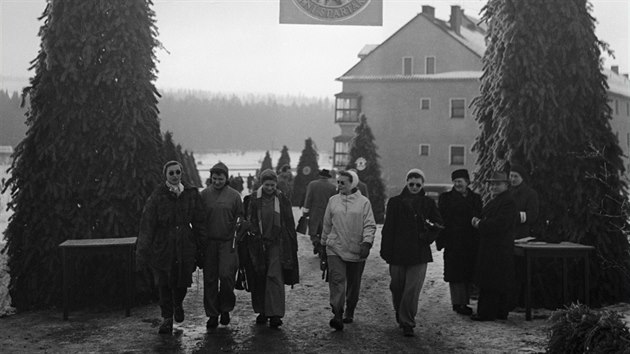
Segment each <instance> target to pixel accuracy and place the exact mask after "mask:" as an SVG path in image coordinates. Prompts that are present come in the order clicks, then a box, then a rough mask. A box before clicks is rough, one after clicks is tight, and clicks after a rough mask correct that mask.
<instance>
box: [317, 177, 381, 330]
mask: <svg viewBox="0 0 630 354" xmlns="http://www.w3.org/2000/svg"><path fill="white" fill-rule="evenodd" d="M358 183H359V176H357V174H356V173H355V172H353V171H342V172H340V173H339V177H338V178H337V185H338V189H339V194H336V195H334V196H332V197H331V198H330V199H329V200H328V205H327V206H326V212H325V213H324V226H323V232H322V239H321V243H322V246H324V247H325V252H323V253H324V254H323V255H322V256H323V257H325V259H327V261H328V277H329V279H328V286H329V288H330V306H331V307H332V311H333V314H334V317H333V318H332V319H331V320H330V326H331V327H332V328H334V329H336V330H338V331H341V330H343V324H344V323H352V322H353V320H354V309H355V308H356V306H357V302H358V300H359V290H360V288H361V276H362V275H363V269H364V268H365V260H366V259H367V256H368V255H369V254H370V248H372V243H373V242H374V233H375V232H376V222H374V214H373V213H372V205H371V204H370V201H369V200H368V199H367V198H366V197H365V196H363V195H362V194H361V192H360V191H358V190H357V184H358ZM344 304H345V310H346V311H345V316H343V314H344Z"/></svg>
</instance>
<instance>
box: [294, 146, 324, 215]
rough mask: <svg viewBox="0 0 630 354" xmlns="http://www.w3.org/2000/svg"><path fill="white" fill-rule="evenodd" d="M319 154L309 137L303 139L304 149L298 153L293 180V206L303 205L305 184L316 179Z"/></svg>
mask: <svg viewBox="0 0 630 354" xmlns="http://www.w3.org/2000/svg"><path fill="white" fill-rule="evenodd" d="M317 160H319V154H318V152H317V147H316V146H315V143H314V142H313V139H311V138H310V137H309V138H308V139H306V140H305V141H304V149H303V150H302V155H300V161H299V162H298V166H297V175H296V176H295V181H294V182H293V200H292V203H293V205H294V206H299V207H301V206H302V205H304V198H305V197H306V186H308V184H309V182H311V181H312V180H314V179H317V175H318V173H319V164H318V163H317Z"/></svg>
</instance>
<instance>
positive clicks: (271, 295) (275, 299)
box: [248, 244, 286, 317]
mask: <svg viewBox="0 0 630 354" xmlns="http://www.w3.org/2000/svg"><path fill="white" fill-rule="evenodd" d="M265 269H266V272H265V273H256V271H254V270H253V269H250V272H248V273H249V274H252V275H253V277H251V278H248V282H249V283H248V284H249V288H250V290H251V293H252V307H253V308H254V312H255V313H260V314H264V315H265V316H267V317H273V316H275V317H284V314H285V307H286V297H285V291H284V277H283V273H282V264H281V262H280V245H279V244H271V245H269V246H268V247H267V251H266V252H265Z"/></svg>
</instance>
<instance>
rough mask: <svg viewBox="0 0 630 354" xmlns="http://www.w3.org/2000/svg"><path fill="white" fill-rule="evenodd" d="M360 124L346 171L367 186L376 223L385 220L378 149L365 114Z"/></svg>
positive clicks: (383, 186)
mask: <svg viewBox="0 0 630 354" xmlns="http://www.w3.org/2000/svg"><path fill="white" fill-rule="evenodd" d="M360 120H361V123H360V124H359V125H358V126H357V127H356V128H355V129H354V134H355V135H354V138H353V139H352V145H351V147H350V161H349V162H348V165H347V166H346V168H347V169H350V168H354V169H356V170H357V174H358V175H359V179H360V180H361V181H362V182H363V183H365V184H366V185H367V189H368V191H369V194H370V203H371V204H372V211H373V212H374V218H375V219H376V222H377V223H383V221H384V219H385V184H384V183H383V180H382V179H381V166H380V165H379V163H378V159H379V157H380V156H379V155H378V153H377V152H376V150H377V149H378V147H377V146H376V144H375V143H374V135H373V134H372V129H370V126H369V125H368V124H367V118H366V116H365V114H361V117H360Z"/></svg>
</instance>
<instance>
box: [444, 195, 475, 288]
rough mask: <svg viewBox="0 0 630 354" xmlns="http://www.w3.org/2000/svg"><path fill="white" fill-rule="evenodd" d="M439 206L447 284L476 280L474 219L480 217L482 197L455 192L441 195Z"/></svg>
mask: <svg viewBox="0 0 630 354" xmlns="http://www.w3.org/2000/svg"><path fill="white" fill-rule="evenodd" d="M438 206H439V209H440V215H441V216H442V220H444V227H445V228H444V230H441V232H440V235H439V237H438V239H437V240H436V243H437V245H438V249H441V248H444V281H447V282H454V283H467V282H472V281H473V275H474V269H475V263H476V261H477V249H478V247H479V234H478V231H477V229H475V228H474V227H473V226H472V224H471V220H472V218H473V217H480V216H481V209H482V206H483V204H482V202H481V196H479V194H477V193H474V192H473V191H472V190H470V189H468V192H467V193H466V196H464V195H463V194H462V193H459V192H458V191H456V190H455V189H453V190H451V191H448V192H444V193H442V194H441V195H440V198H439V202H438Z"/></svg>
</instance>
